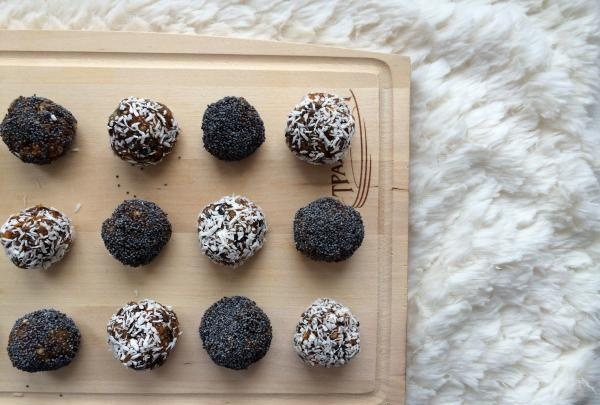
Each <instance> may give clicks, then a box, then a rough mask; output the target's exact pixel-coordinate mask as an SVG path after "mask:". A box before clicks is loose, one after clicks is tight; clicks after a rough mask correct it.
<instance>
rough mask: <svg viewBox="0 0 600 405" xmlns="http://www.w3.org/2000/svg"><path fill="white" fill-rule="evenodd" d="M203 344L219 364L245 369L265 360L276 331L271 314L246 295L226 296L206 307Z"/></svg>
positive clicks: (201, 327)
mask: <svg viewBox="0 0 600 405" xmlns="http://www.w3.org/2000/svg"><path fill="white" fill-rule="evenodd" d="M199 331H200V338H201V339H202V344H203V347H204V349H205V350H206V352H207V353H208V355H209V356H210V358H211V359H212V361H214V362H215V364H217V365H219V366H223V367H227V368H230V369H233V370H244V369H246V368H248V367H249V366H250V365H251V364H252V363H255V362H257V361H259V360H260V359H262V358H263V357H264V356H265V354H267V351H268V350H269V347H270V346H271V339H272V337H273V332H272V329H271V321H270V320H269V317H268V316H267V315H266V314H265V313H264V312H263V310H262V309H260V308H259V307H258V306H257V305H256V303H255V302H254V301H252V300H251V299H248V298H246V297H240V296H234V297H224V298H221V299H220V300H219V301H217V302H215V303H214V304H213V305H212V306H211V307H210V308H208V309H207V310H206V312H205V313H204V316H203V317H202V321H201V322H200V330H199Z"/></svg>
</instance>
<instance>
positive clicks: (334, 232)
mask: <svg viewBox="0 0 600 405" xmlns="http://www.w3.org/2000/svg"><path fill="white" fill-rule="evenodd" d="M364 235H365V230H364V225H363V221H362V218H361V216H360V213H359V212H358V211H356V210H355V209H354V208H352V207H351V206H349V205H346V204H344V203H342V202H340V201H339V200H337V199H335V198H332V197H324V198H319V199H317V200H314V201H313V202H311V203H310V204H308V205H307V206H306V207H303V208H300V209H299V210H298V211H297V212H296V216H295V218H294V242H295V243H296V249H297V250H298V251H300V252H302V253H303V254H304V255H306V256H308V257H310V258H311V259H313V260H318V261H325V262H340V261H342V260H346V259H348V258H349V257H350V256H352V255H353V254H354V252H355V251H356V249H358V248H359V247H360V245H361V244H362V241H363V238H364Z"/></svg>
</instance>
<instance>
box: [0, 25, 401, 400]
mask: <svg viewBox="0 0 600 405" xmlns="http://www.w3.org/2000/svg"><path fill="white" fill-rule="evenodd" d="M310 91H332V92H334V93H337V94H339V95H342V96H344V97H350V103H351V104H352V106H353V107H356V106H357V105H358V108H356V109H355V117H356V118H357V120H359V119H360V123H361V131H360V133H359V132H357V137H356V138H355V139H354V140H353V144H352V152H351V157H350V158H348V159H346V160H345V161H344V162H343V165H342V166H339V167H336V168H332V167H327V166H324V167H314V166H310V165H307V164H305V163H303V162H301V161H299V160H298V159H296V158H295V157H294V156H293V155H292V154H291V153H290V152H289V151H288V150H287V147H286V145H285V142H284V138H283V129H284V127H285V121H286V117H287V113H288V112H289V110H290V109H291V108H292V107H293V106H294V105H295V104H296V103H297V102H298V101H299V100H300V98H301V97H302V96H303V95H304V94H306V93H307V92H310ZM34 93H35V94H37V95H40V96H44V97H48V98H50V99H52V100H54V101H56V102H58V103H60V104H62V105H64V106H65V107H66V108H68V109H69V110H70V111H72V112H73V114H74V115H75V117H76V118H77V119H78V121H79V126H78V132H77V137H76V142H75V145H74V147H75V149H74V151H72V152H69V154H68V155H66V156H64V157H63V158H61V159H60V160H58V161H56V162H55V163H53V164H52V165H50V166H42V167H40V166H34V165H26V164H24V163H22V162H21V161H20V160H18V159H17V158H15V157H13V156H12V155H11V154H10V153H9V152H8V150H7V148H6V147H5V146H4V145H0V171H1V173H2V175H1V176H0V190H1V191H2V197H3V198H2V199H0V217H2V218H1V219H2V220H3V219H4V218H5V217H8V216H9V215H10V214H12V213H14V212H17V211H19V210H21V209H22V208H24V207H26V206H31V205H34V204H37V203H43V204H47V205H50V206H53V207H56V208H58V209H60V210H62V211H63V212H65V213H66V214H67V215H69V216H70V217H71V219H72V220H73V222H74V224H75V226H76V230H77V237H76V241H75V244H74V246H73V249H72V251H71V252H70V253H69V254H68V255H67V257H66V258H65V259H64V260H63V261H62V262H60V263H59V264H57V265H55V266H53V267H52V268H50V269H49V270H48V271H24V270H20V269H18V268H16V267H14V266H13V265H12V264H11V263H10V262H9V261H8V259H6V258H5V257H4V256H1V257H0V271H1V272H2V278H1V279H0V280H1V281H0V302H1V303H2V308H3V310H2V312H1V313H0V342H3V343H2V344H5V342H6V341H7V339H8V333H9V331H10V328H11V327H12V324H13V323H14V321H15V319H17V318H18V317H20V316H22V315H23V314H24V313H26V312H29V311H32V310H35V309H38V308H44V307H54V308H56V309H59V310H61V311H63V312H66V313H67V314H69V315H70V316H72V317H73V318H74V320H75V322H76V323H77V324H78V326H79V327H80V329H81V331H82V335H83V338H82V339H83V340H82V346H81V350H80V352H79V354H78V356H77V358H76V359H75V361H74V362H73V363H72V364H71V365H69V366H68V367H65V368H63V369H61V370H58V371H55V372H47V373H36V374H28V373H23V372H20V371H18V370H16V369H13V368H12V367H11V364H10V360H9V359H8V356H7V354H6V352H5V351H2V354H1V355H0V375H1V376H2V378H1V379H0V401H2V403H18V404H33V403H54V402H57V403H58V402H60V403H73V404H75V403H77V404H82V403H94V404H95V403H102V404H106V403H125V402H123V401H126V403H135V404H137V403H140V404H141V403H155V402H156V403H158V402H164V401H165V400H166V401H167V403H172V404H180V403H181V404H187V403H203V404H212V403H215V404H217V403H218V404H222V403H240V404H242V403H243V404H255V403H256V404H259V403H260V404H263V403H270V404H275V403H277V404H283V403H285V404H313V403H325V402H327V403H328V404H337V403H340V404H342V403H343V404H376V403H389V404H401V403H403V402H404V384H405V377H404V376H405V373H404V368H405V325H406V271H407V247H408V232H407V223H408V156H409V146H408V145H409V144H408V142H409V137H408V128H409V122H408V120H409V93H410V63H409V60H408V59H407V58H404V57H400V56H392V55H383V54H374V53H369V52H361V51H351V50H345V49H338V48H327V47H318V46H308V45H296V44H284V43H275V42H261V41H251V40H240V39H225V38H207V37H196V36H181V35H165V34H163V35H160V34H135V33H93V32H35V31H0V108H1V109H3V110H4V109H6V108H7V107H8V105H9V103H10V102H11V100H12V99H14V98H15V97H17V96H19V95H32V94H34ZM130 95H135V96H138V97H148V98H152V99H156V100H158V101H161V102H163V103H165V104H166V105H168V106H169V107H170V108H171V110H172V111H173V113H174V115H175V117H176V118H177V120H178V122H179V124H180V126H181V128H182V131H183V132H182V134H181V135H180V137H179V141H178V143H177V145H176V147H175V149H174V151H173V153H172V154H171V155H170V156H169V157H168V158H167V159H166V160H165V161H164V162H163V163H161V164H160V165H158V166H156V167H151V168H146V169H144V170H143V171H142V170H140V169H139V168H134V167H131V166H130V165H128V164H126V163H125V162H123V161H121V160H120V159H118V158H117V157H116V156H114V155H113V154H112V152H111V151H110V149H109V147H108V136H107V131H106V121H107V118H108V115H109V114H110V113H111V112H112V111H113V109H114V108H115V107H116V105H117V103H118V102H119V100H120V99H121V98H123V97H126V96H130ZM227 95H235V96H243V97H245V98H246V99H247V100H248V101H249V102H250V103H251V104H253V105H254V106H255V107H256V108H257V110H258V111H259V113H260V115H261V116H262V118H263V120H264V122H265V128H266V142H265V143H264V144H263V146H261V148H260V149H259V150H258V151H257V153H255V154H254V155H252V156H251V157H249V158H247V159H245V160H244V161H242V162H239V163H225V162H220V161H218V160H217V159H215V158H213V157H212V156H211V155H210V154H208V153H207V152H206V151H205V150H204V149H203V147H202V141H201V135H202V132H201V128H200V125H201V119H202V114H203V112H204V109H205V107H206V105H207V104H208V103H211V102H214V101H216V100H217V99H219V98H221V97H224V96H227ZM369 173H370V175H369ZM117 176H118V177H117ZM349 189H352V190H351V191H349ZM127 192H129V194H127ZM332 192H333V193H335V194H337V195H338V197H339V198H341V199H342V200H343V201H345V202H346V203H349V204H355V205H356V206H357V207H358V210H359V211H360V213H361V214H362V216H363V219H364V222H365V228H366V229H365V230H366V236H365V240H364V243H363V245H362V247H361V248H360V249H359V250H358V251H357V253H356V254H355V255H354V256H353V257H352V258H351V259H350V260H348V261H346V262H344V263H338V264H326V263H318V262H313V261H310V260H309V259H306V258H304V257H303V256H302V255H300V254H299V253H298V252H296V250H295V248H294V246H293V238H292V233H291V231H292V219H293V215H294V213H295V211H296V210H297V209H298V208H300V207H302V206H304V205H306V204H307V203H308V202H309V201H311V200H313V199H314V198H317V197H320V196H325V195H332ZM232 193H235V194H242V195H246V196H248V197H249V198H251V199H252V200H254V201H256V202H257V203H258V204H259V205H260V206H261V207H262V208H263V210H264V212H265V214H266V217H267V221H268V223H269V226H270V230H269V233H268V234H267V242H266V244H265V246H264V248H263V249H262V251H260V252H259V253H258V254H257V256H256V257H255V258H253V259H251V260H250V261H249V262H248V263H246V264H245V265H244V266H242V267H240V268H238V269H235V270H231V269H226V268H223V267H219V266H217V265H214V264H212V263H211V262H209V261H208V259H207V258H205V257H203V256H202V254H201V253H200V250H199V247H198V243H197V236H196V231H195V224H196V216H197V213H198V211H199V210H200V208H201V207H202V206H204V205H205V204H206V203H208V202H211V201H213V200H215V199H218V198H220V197H221V196H223V195H226V194H232ZM134 195H135V196H137V197H139V198H144V199H148V200H151V201H154V202H156V203H157V204H159V205H160V206H161V207H162V208H163V209H164V210H165V211H166V212H167V213H168V215H169V218H170V220H171V222H172V224H173V231H174V232H173V237H172V239H171V241H170V242H169V244H168V245H167V247H166V248H165V249H164V251H163V252H162V253H161V255H160V256H159V257H158V258H157V259H156V260H155V261H154V262H153V263H152V264H151V265H148V266H146V267H144V268H138V269H131V268H126V267H124V266H122V265H120V264H119V263H118V262H117V261H116V260H114V259H113V258H111V257H110V256H109V255H108V253H107V252H106V250H105V248H104V246H103V243H102V240H101V238H100V233H99V228H100V225H101V223H102V221H103V220H104V219H105V218H106V217H108V216H109V215H110V214H111V212H112V210H113V209H114V207H115V206H116V205H117V204H119V203H120V202H121V201H123V200H124V199H126V198H133V197H134ZM79 204H80V210H79V211H78V212H75V211H76V210H75V207H76V206H77V205H79ZM227 295H246V296H248V297H250V298H252V299H253V300H255V301H256V302H257V303H258V304H259V305H260V306H261V307H262V308H263V309H264V310H265V312H266V313H267V314H268V315H269V317H270V318H271V321H272V324H273V333H274V338H273V344H272V346H271V350H270V351H269V353H268V354H267V356H266V357H265V358H264V359H263V360H262V361H260V362H259V363H256V364H255V365H253V366H252V367H251V368H250V369H249V370H247V371H242V372H236V371H231V370H227V369H223V368H220V367H218V366H216V365H214V364H213V363H212V362H211V361H210V359H209V358H208V356H207V355H206V353H205V352H204V350H203V349H202V347H201V342H200V339H199V337H198V326H199V321H200V317H201V316H202V313H203V312H204V310H205V309H206V308H207V307H208V306H209V305H210V304H211V303H212V302H214V301H216V300H217V299H219V298H221V297H223V296H227ZM325 296H327V297H332V298H334V299H336V300H339V301H340V302H342V303H343V304H345V305H347V306H349V307H350V308H351V309H352V310H353V312H354V313H355V314H356V316H357V317H358V318H359V320H360V323H361V346H362V351H361V353H360V354H359V355H358V357H356V358H355V359H354V360H353V361H352V362H351V363H349V364H348V365H347V366H346V367H343V368H339V369H315V368H309V367H307V366H305V365H304V364H303V363H302V362H301V361H300V360H299V359H298V358H297V357H296V355H295V353H294V351H293V348H292V345H291V338H292V334H293V331H294V327H295V324H296V322H297V320H298V317H299V315H300V314H301V312H302V311H303V310H304V308H305V307H306V306H308V305H309V304H310V303H311V302H312V301H313V300H314V299H316V298H318V297H325ZM145 297H148V298H153V299H156V300H157V301H159V302H161V303H163V304H167V305H171V306H173V309H174V311H175V312H176V313H177V314H178V316H179V319H180V322H181V324H182V329H183V335H182V336H181V339H180V341H179V343H178V345H177V347H176V349H175V350H174V352H173V353H172V355H171V357H170V359H169V361H168V362H167V363H166V364H165V365H164V366H162V367H160V368H159V369H157V370H154V371H152V372H134V371H131V370H128V369H125V368H123V367H122V366H121V365H120V364H119V363H118V362H117V361H116V360H114V359H113V358H112V355H111V353H110V352H108V350H107V345H106V342H105V339H106V332H105V325H106V322H107V321H108V319H109V318H110V316H111V314H112V313H113V312H115V311H116V310H117V309H118V308H119V307H120V306H122V305H123V304H124V303H126V302H128V301H130V300H135V299H141V298H145ZM166 394H169V397H168V398H164V395H166ZM199 401H200V402H199Z"/></svg>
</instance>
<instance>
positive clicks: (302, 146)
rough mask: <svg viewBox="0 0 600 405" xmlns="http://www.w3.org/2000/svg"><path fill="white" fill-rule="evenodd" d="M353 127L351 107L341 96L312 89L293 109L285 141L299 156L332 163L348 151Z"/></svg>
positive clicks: (319, 162)
mask: <svg viewBox="0 0 600 405" xmlns="http://www.w3.org/2000/svg"><path fill="white" fill-rule="evenodd" d="M354 131H355V125H354V118H353V117H352V111H351V110H350V107H348V104H346V103H345V102H344V100H343V99H342V98H340V97H338V96H336V95H334V94H326V93H310V94H307V95H306V96H304V98H303V99H302V101H300V103H299V104H298V105H296V106H295V107H294V109H293V110H292V111H291V112H290V114H289V116H288V121H287V127H286V129H285V141H286V143H287V146H288V147H289V148H290V150H291V151H292V152H293V153H294V154H295V155H296V156H297V157H298V158H299V159H300V160H303V161H305V162H307V163H310V164H313V165H323V164H333V163H336V162H338V161H340V160H341V159H342V158H343V157H344V156H345V155H346V152H347V151H348V148H350V141H351V140H352V137H353V136H354Z"/></svg>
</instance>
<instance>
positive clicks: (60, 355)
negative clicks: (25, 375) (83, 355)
mask: <svg viewBox="0 0 600 405" xmlns="http://www.w3.org/2000/svg"><path fill="white" fill-rule="evenodd" d="M80 341H81V334H80V333H79V329H77V326H76V325H75V322H73V320H72V319H71V318H69V317H68V316H67V315H65V314H63V313H62V312H59V311H57V310H55V309H40V310H38V311H34V312H31V313H29V314H27V315H25V316H23V317H22V318H19V319H17V321H16V322H15V325H14V326H13V328H12V330H11V331H10V335H9V336H8V347H7V348H6V350H7V351H8V357H10V361H11V362H12V365H13V367H15V368H18V369H19V370H23V371H27V372H30V373H35V372H37V371H50V370H56V369H59V368H61V367H64V366H66V365H67V364H69V363H70V362H71V361H72V360H73V359H74V358H75V355H76V354H77V351H78V350H79V343H80Z"/></svg>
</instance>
